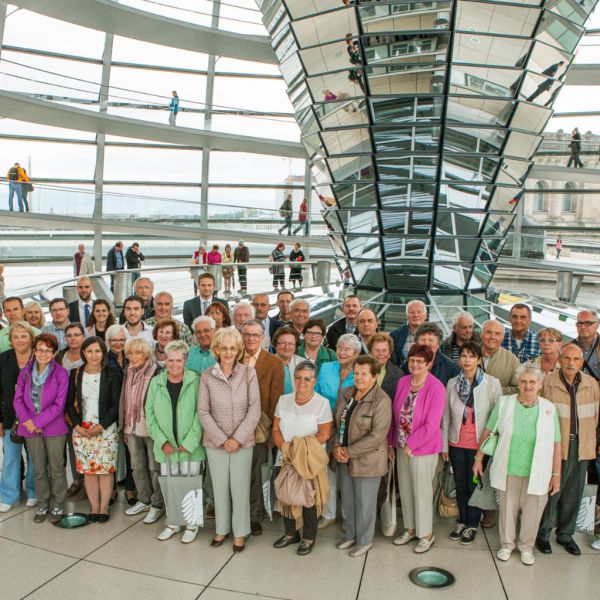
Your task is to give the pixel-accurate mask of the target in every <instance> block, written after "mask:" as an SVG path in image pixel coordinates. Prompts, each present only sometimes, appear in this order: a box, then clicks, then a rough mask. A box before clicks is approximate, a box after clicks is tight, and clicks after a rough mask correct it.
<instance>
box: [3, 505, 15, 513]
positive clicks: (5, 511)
mask: <svg viewBox="0 0 600 600" xmlns="http://www.w3.org/2000/svg"><path fill="white" fill-rule="evenodd" d="M12 507H13V505H12V504H4V502H0V513H7V512H8V511H9V510H10V509H11V508H12Z"/></svg>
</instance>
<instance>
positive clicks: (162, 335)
mask: <svg viewBox="0 0 600 600" xmlns="http://www.w3.org/2000/svg"><path fill="white" fill-rule="evenodd" d="M152 337H153V338H154V339H155V340H156V345H155V346H154V361H155V362H157V363H158V364H159V365H160V366H161V367H164V366H165V359H166V358H167V356H166V354H165V348H166V347H167V344H168V343H169V342H172V341H173V340H178V339H179V323H177V321H175V320H174V319H167V320H163V321H158V322H157V323H156V325H154V329H153V330H152ZM125 355H127V352H125Z"/></svg>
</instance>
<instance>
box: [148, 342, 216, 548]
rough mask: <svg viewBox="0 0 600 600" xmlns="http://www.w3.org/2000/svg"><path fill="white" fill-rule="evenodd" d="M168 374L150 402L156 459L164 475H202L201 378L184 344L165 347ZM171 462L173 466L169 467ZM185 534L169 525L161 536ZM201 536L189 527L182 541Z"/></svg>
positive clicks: (153, 385)
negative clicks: (189, 361) (188, 363)
mask: <svg viewBox="0 0 600 600" xmlns="http://www.w3.org/2000/svg"><path fill="white" fill-rule="evenodd" d="M165 354H166V360H165V370H164V371H163V372H162V373H161V374H160V375H157V376H156V377H154V378H153V379H152V381H151V382H150V385H149V387H148V397H147V399H146V428H147V430H148V433H149V434H150V437H151V438H152V440H153V441H154V457H155V458H156V461H157V462H158V463H160V471H161V475H168V474H169V471H168V469H170V474H171V475H187V474H188V472H189V474H191V475H198V473H200V467H201V463H202V462H203V461H204V460H205V458H206V454H205V452H204V447H203V446H202V445H201V441H202V426H201V425H200V421H199V420H198V387H199V379H200V378H199V376H198V375H197V374H196V373H194V372H193V371H189V370H188V369H185V368H184V365H185V361H186V359H187V355H188V346H187V344H186V343H185V342H183V341H181V340H174V341H172V342H169V343H168V344H167V345H166V347H165ZM167 459H168V460H169V466H167ZM179 531H181V527H179V526H177V525H169V524H167V526H166V527H165V529H164V530H163V531H162V532H161V533H160V534H159V535H158V539H159V540H161V541H164V540H168V539H169V538H171V537H172V536H173V535H175V534H176V533H178V532H179ZM197 535H198V528H197V527H186V530H185V532H184V533H183V537H182V538H181V541H182V542H183V543H184V544H189V543H190V542H193V541H194V540H195V539H196V536H197Z"/></svg>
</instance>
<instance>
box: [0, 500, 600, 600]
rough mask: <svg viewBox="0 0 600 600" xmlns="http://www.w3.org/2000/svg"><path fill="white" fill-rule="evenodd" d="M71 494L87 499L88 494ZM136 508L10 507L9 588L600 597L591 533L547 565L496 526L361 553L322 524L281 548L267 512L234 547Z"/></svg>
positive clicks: (3, 541) (2, 543)
mask: <svg viewBox="0 0 600 600" xmlns="http://www.w3.org/2000/svg"><path fill="white" fill-rule="evenodd" d="M70 504H71V508H75V509H76V510H81V511H86V512H87V510H88V508H87V503H85V502H80V503H77V505H75V506H73V504H72V503H70ZM126 507H127V505H126V504H124V503H123V502H122V501H119V502H117V503H115V505H114V506H113V507H112V516H111V519H110V521H109V522H108V523H106V524H91V525H89V526H87V527H83V528H81V529H74V530H65V529H59V528H57V527H54V526H53V525H50V524H49V523H48V522H46V523H42V524H35V523H34V522H33V515H34V509H27V508H25V506H24V505H21V506H18V507H15V508H13V509H12V510H11V511H10V512H8V513H5V514H2V515H0V581H1V582H2V592H0V598H2V600H13V599H17V598H19V599H20V598H31V599H36V600H55V599H56V600H71V599H73V600H75V599H77V600H80V599H81V598H85V596H86V595H88V594H89V595H91V596H92V597H96V598H107V599H111V600H120V599H121V598H122V599H124V600H125V599H126V600H136V599H137V598H140V599H142V598H143V599H145V600H154V599H169V600H194V599H196V598H201V599H202V600H234V599H240V600H243V599H244V598H249V597H250V596H254V597H255V598H282V599H284V598H285V599H290V600H307V599H309V600H326V599H331V600H346V599H355V598H360V599H365V600H367V599H369V600H371V599H372V600H387V599H388V598H394V599H405V598H406V599H408V598H410V599H411V600H413V599H414V600H419V599H428V598H438V597H439V598H447V599H448V600H452V599H460V600H470V599H473V600H503V599H509V600H532V599H533V600H535V599H537V598H546V597H552V598H553V599H555V600H562V599H566V598H574V597H578V598H586V599H590V600H591V599H596V598H600V569H599V567H600V552H598V551H594V550H592V549H591V548H590V546H589V544H590V541H592V539H591V538H589V537H585V536H579V535H578V536H577V541H578V542H579V543H580V546H581V549H582V552H583V554H582V556H580V557H571V556H569V555H568V554H566V553H565V551H564V550H563V549H562V548H561V547H560V546H557V545H556V544H553V547H554V554H552V555H551V556H540V555H539V554H536V564H535V565H534V566H532V567H525V566H523V565H522V564H521V562H520V560H519V555H518V553H515V554H513V556H512V558H511V559H510V561H509V562H508V563H501V562H499V561H498V560H497V559H496V558H495V551H496V550H497V548H498V546H499V544H498V533H497V530H495V529H493V530H487V531H485V533H484V534H482V533H481V531H480V532H479V535H478V537H477V539H476V541H475V543H474V544H473V545H472V546H469V547H465V546H460V545H459V544H456V543H455V542H452V541H450V540H449V539H448V533H449V532H450V530H451V528H452V526H453V523H452V521H451V520H439V521H438V522H437V523H436V525H435V534H436V538H437V540H436V543H435V545H434V546H433V548H432V549H431V550H430V551H429V552H428V553H427V554H424V555H421V556H418V555H416V554H414V553H413V551H412V545H410V546H409V547H400V548H397V547H395V546H393V545H392V544H391V539H390V538H384V537H383V536H381V535H380V534H379V533H378V534H377V537H376V539H375V545H374V547H373V549H372V550H371V551H370V552H369V553H368V555H367V556H366V557H362V558H350V557H349V556H347V555H346V552H344V551H340V550H336V548H335V543H336V542H337V541H338V540H340V539H341V538H342V533H341V530H340V528H339V527H338V526H337V525H336V526H331V527H329V528H327V529H325V530H324V531H322V532H321V533H320V536H319V540H318V543H317V545H316V547H315V549H314V551H313V553H312V554H310V555H309V556H307V557H299V556H297V555H296V553H295V546H292V547H289V548H286V549H283V550H275V549H274V548H273V547H272V543H273V541H274V540H275V539H276V538H277V537H279V535H281V533H282V526H281V523H280V521H279V520H277V519H276V520H275V521H274V522H273V523H270V522H268V521H267V522H265V523H264V526H265V530H264V533H263V535H262V536H260V537H253V538H250V539H249V540H248V543H247V548H246V550H245V551H244V552H242V553H241V554H236V555H234V554H233V552H232V550H231V545H230V544H227V545H223V546H222V547H221V548H218V549H211V548H209V542H210V539H211V537H212V534H213V527H214V525H213V522H212V521H208V522H207V526H206V528H205V529H204V530H202V531H201V533H200V535H199V536H198V538H197V540H196V541H195V542H194V543H192V544H189V545H184V544H181V543H180V541H179V538H180V536H175V537H173V538H172V539H171V540H169V541H166V542H159V541H157V540H156V535H157V534H158V533H159V532H160V530H161V529H162V523H156V524H154V525H145V524H143V523H142V519H143V515H141V516H137V517H127V516H125V515H124V514H123V510H124V509H125V508H126ZM418 566H438V567H442V568H445V569H448V570H449V571H451V572H452V573H453V574H454V575H455V576H456V584H455V585H454V587H452V588H450V589H448V590H446V591H439V590H438V591H436V590H432V591H428V590H424V589H421V588H418V587H416V586H414V585H413V584H412V583H411V582H410V581H409V578H408V573H409V571H410V570H411V569H413V568H414V567H418ZM575 590H576V594H574V591H575Z"/></svg>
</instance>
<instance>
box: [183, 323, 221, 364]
mask: <svg viewBox="0 0 600 600" xmlns="http://www.w3.org/2000/svg"><path fill="white" fill-rule="evenodd" d="M192 327H193V328H194V336H195V338H196V346H192V347H191V348H190V351H189V354H188V357H187V360H186V361H185V367H186V369H191V370H192V371H194V372H196V373H198V374H201V373H202V371H204V369H207V368H208V367H211V366H212V365H214V364H215V357H214V356H213V354H212V352H211V351H210V345H211V343H212V339H213V336H214V335H215V328H216V323H215V320H214V319H213V318H212V317H208V316H204V317H202V316H201V317H196V318H195V319H194V322H193V323H192Z"/></svg>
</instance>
